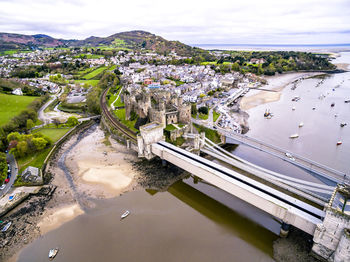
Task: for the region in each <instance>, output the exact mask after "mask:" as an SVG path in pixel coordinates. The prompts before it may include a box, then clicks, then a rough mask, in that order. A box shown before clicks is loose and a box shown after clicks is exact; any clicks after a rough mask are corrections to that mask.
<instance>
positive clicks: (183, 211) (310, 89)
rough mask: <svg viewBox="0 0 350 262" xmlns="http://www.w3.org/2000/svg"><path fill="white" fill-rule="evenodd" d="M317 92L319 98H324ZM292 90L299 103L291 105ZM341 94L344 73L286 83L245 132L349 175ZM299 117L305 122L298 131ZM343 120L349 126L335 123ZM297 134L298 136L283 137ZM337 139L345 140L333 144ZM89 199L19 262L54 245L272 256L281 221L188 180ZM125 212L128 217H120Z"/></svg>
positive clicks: (119, 254)
mask: <svg viewBox="0 0 350 262" xmlns="http://www.w3.org/2000/svg"><path fill="white" fill-rule="evenodd" d="M341 59H342V60H344V59H345V60H344V61H349V62H350V53H342V57H341ZM321 81H322V83H320V82H321ZM333 89H334V91H333ZM321 94H324V95H325V97H324V98H323V99H322V100H321V99H319V95H321ZM296 95H298V96H300V97H301V99H300V101H298V102H292V101H291V98H293V97H294V96H296ZM345 98H346V99H350V73H344V74H335V75H331V76H329V77H326V78H325V79H324V80H322V79H321V78H313V79H307V80H304V81H302V82H300V83H299V84H298V85H297V88H296V89H295V90H291V87H290V86H289V87H286V88H285V89H284V90H283V91H282V96H281V99H280V100H279V101H278V102H274V103H269V104H264V105H260V106H257V107H255V108H252V109H250V110H249V112H248V113H249V114H250V118H249V123H250V128H251V129H250V131H249V132H248V135H249V136H252V137H255V138H258V139H261V140H263V141H265V142H269V143H272V144H274V145H276V146H279V147H282V148H285V149H286V150H289V151H291V152H295V153H298V154H301V155H303V156H306V157H308V158H310V159H312V160H315V161H318V162H320V163H322V164H326V165H329V166H330V167H333V168H336V169H338V170H340V171H345V172H349V171H350V167H349V157H348V156H349V155H350V132H349V130H350V129H349V128H350V104H345V103H344V99H345ZM333 102H334V103H335V106H334V107H331V106H330V104H331V103H333ZM293 106H295V108H296V110H295V111H292V107H293ZM312 107H315V110H312ZM266 108H268V109H270V110H271V112H273V113H274V117H273V118H272V119H269V120H267V119H264V117H263V113H264V111H265V109H266ZM335 114H338V117H334V115H335ZM300 121H303V122H304V124H305V125H304V127H302V128H301V129H299V127H298V124H299V122H300ZM343 121H346V122H348V123H349V126H346V127H344V128H340V126H339V125H340V123H341V122H343ZM296 132H298V133H299V134H300V137H299V138H298V139H296V140H291V139H289V135H290V134H292V133H296ZM340 139H341V140H342V141H343V145H341V146H336V142H337V141H338V140H340ZM235 153H236V154H238V155H241V156H242V157H245V158H247V159H249V160H251V161H252V162H255V163H258V164H261V165H262V166H265V167H268V168H271V169H274V170H277V171H281V172H282V171H283V172H287V173H290V174H291V175H294V176H297V177H303V178H305V179H309V180H317V179H318V178H315V177H312V176H311V175H309V174H306V173H302V171H300V170H299V169H298V168H294V167H291V166H290V165H288V166H286V163H284V161H280V160H278V159H274V158H272V157H270V156H268V155H266V154H262V153H261V152H258V151H255V150H252V149H249V148H247V147H245V146H238V147H237V148H236V149H235ZM94 202H95V207H93V208H89V209H87V210H86V213H84V214H83V215H80V216H78V217H76V218H75V219H74V220H72V221H70V222H68V223H65V224H63V225H62V226H61V227H59V228H57V229H55V230H53V231H51V232H49V233H47V234H45V235H43V236H42V237H40V238H39V239H37V240H35V241H34V242H32V243H31V244H29V245H28V246H26V247H25V248H24V249H23V250H22V251H21V253H20V254H19V257H18V260H17V261H20V262H41V261H48V251H49V249H51V248H54V247H58V248H59V250H60V251H59V253H58V255H57V256H56V258H55V260H54V261H57V262H59V261H64V262H67V261H84V262H90V261H91V262H92V261H153V262H154V261H170V262H171V261H194V262H195V261H201V262H203V261H273V259H272V255H273V248H272V245H273V241H274V240H276V239H277V238H278V233H279V229H280V224H279V223H278V222H277V221H276V220H275V219H274V218H273V217H271V216H270V215H268V214H266V213H264V212H262V211H260V210H259V209H257V208H255V207H253V206H251V205H249V204H247V203H245V202H244V201H241V200H239V199H237V198H235V197H233V196H232V195H229V194H227V193H225V192H223V191H221V190H219V189H217V188H215V187H213V186H211V185H209V184H207V183H205V182H204V181H198V180H196V179H193V178H192V177H189V178H187V179H184V180H182V181H178V182H176V183H175V184H173V185H172V186H171V187H170V188H169V189H168V190H167V191H165V192H155V191H145V190H136V191H133V192H129V193H126V194H123V195H122V196H119V197H117V198H112V199H108V200H96V201H94ZM125 210H129V211H130V215H129V216H128V217H127V218H125V219H124V220H120V215H121V214H122V213H123V212H124V211H125Z"/></svg>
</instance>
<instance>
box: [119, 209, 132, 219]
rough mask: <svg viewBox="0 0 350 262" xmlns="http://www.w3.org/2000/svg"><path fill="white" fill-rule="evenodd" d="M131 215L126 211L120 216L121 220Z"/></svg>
mask: <svg viewBox="0 0 350 262" xmlns="http://www.w3.org/2000/svg"><path fill="white" fill-rule="evenodd" d="M129 214H130V212H129V210H126V211H125V212H124V213H123V214H122V215H121V216H120V218H121V219H123V218H126V217H127V216H128V215H129Z"/></svg>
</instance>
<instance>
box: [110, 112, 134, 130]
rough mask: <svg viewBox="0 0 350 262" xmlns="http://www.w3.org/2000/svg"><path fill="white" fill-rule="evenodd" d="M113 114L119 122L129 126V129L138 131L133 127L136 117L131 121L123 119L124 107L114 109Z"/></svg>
mask: <svg viewBox="0 0 350 262" xmlns="http://www.w3.org/2000/svg"><path fill="white" fill-rule="evenodd" d="M114 114H115V116H116V117H117V118H118V119H119V120H120V122H122V123H123V124H124V125H126V126H127V127H128V128H130V130H132V131H134V132H138V131H139V130H137V129H136V128H135V127H134V126H135V123H136V121H137V119H135V120H133V121H130V120H125V108H122V109H118V110H115V111H114Z"/></svg>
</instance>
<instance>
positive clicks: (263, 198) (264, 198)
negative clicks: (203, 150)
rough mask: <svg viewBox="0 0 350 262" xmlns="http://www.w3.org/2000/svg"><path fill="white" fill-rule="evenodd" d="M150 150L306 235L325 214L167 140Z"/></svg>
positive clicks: (310, 232)
mask: <svg viewBox="0 0 350 262" xmlns="http://www.w3.org/2000/svg"><path fill="white" fill-rule="evenodd" d="M152 152H153V153H154V154H155V155H157V156H159V157H160V158H162V159H165V160H167V161H169V162H171V163H173V164H175V165H177V166H179V167H181V168H183V169H184V170H186V171H188V172H190V173H192V174H194V175H196V176H198V177H200V178H202V179H204V180H205V181H207V182H209V183H211V184H213V185H215V186H217V187H219V188H221V189H222V190H225V191H227V192H229V193H230V194H232V195H235V196H237V197H239V198H241V199H243V200H244V201H246V202H248V203H250V204H252V205H254V206H256V207H258V208H259V209H261V210H264V211H265V212H267V213H269V214H271V215H273V216H274V217H276V218H279V219H281V220H283V221H284V222H286V223H289V224H292V225H294V226H296V227H298V228H300V229H301V230H303V231H305V232H307V233H309V234H313V232H314V230H315V227H316V224H318V223H321V222H322V221H321V219H322V218H323V217H324V212H323V211H322V210H319V209H317V208H315V207H313V206H311V205H308V204H306V203H304V202H302V201H300V200H297V199H295V198H293V197H290V196H288V195H285V194H283V193H281V192H279V191H277V190H275V189H273V188H270V187H268V186H266V185H263V184H261V183H259V182H256V181H254V180H253V179H250V178H247V177H244V176H242V175H240V174H239V173H237V172H235V171H233V170H230V169H228V168H225V167H223V166H221V165H219V164H216V163H213V162H212V161H209V160H207V159H204V158H202V157H200V156H197V155H194V154H192V153H189V152H187V151H185V150H183V149H180V148H178V147H175V146H173V145H171V144H169V143H166V142H158V143H157V144H152Z"/></svg>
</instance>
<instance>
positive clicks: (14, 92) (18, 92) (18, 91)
mask: <svg viewBox="0 0 350 262" xmlns="http://www.w3.org/2000/svg"><path fill="white" fill-rule="evenodd" d="M12 94H14V95H17V96H23V92H22V90H21V89H20V88H16V89H15V90H13V91H12Z"/></svg>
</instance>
